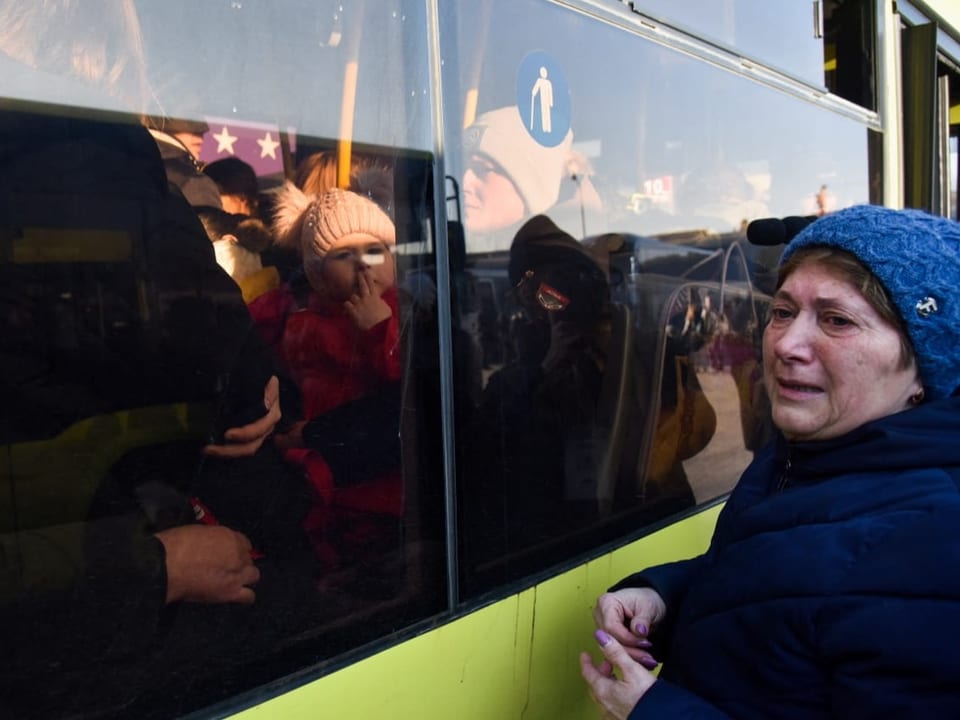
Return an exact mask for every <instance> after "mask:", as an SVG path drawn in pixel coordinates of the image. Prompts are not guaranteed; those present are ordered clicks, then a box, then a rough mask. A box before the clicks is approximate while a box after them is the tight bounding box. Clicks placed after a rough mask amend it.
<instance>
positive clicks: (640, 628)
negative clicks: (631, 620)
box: [633, 622, 647, 635]
mask: <svg viewBox="0 0 960 720" xmlns="http://www.w3.org/2000/svg"><path fill="white" fill-rule="evenodd" d="M633 631H634V632H635V633H636V634H637V635H646V634H647V626H646V625H644V624H643V623H642V622H638V623H637V624H636V625H634V626H633Z"/></svg>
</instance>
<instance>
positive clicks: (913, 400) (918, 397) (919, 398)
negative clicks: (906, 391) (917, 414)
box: [910, 389, 923, 405]
mask: <svg viewBox="0 0 960 720" xmlns="http://www.w3.org/2000/svg"><path fill="white" fill-rule="evenodd" d="M922 402H923V390H922V389H920V390H918V391H917V392H915V393H914V394H913V395H911V396H910V404H911V405H919V404H920V403H922Z"/></svg>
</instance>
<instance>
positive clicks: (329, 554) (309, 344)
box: [250, 183, 401, 563]
mask: <svg viewBox="0 0 960 720" xmlns="http://www.w3.org/2000/svg"><path fill="white" fill-rule="evenodd" d="M276 228H277V233H278V238H281V239H282V241H283V242H285V243H286V244H287V245H290V244H292V243H294V242H297V243H299V246H300V249H301V252H302V255H303V273H304V275H305V276H306V280H307V282H308V288H307V292H306V294H305V296H304V297H302V298H299V297H298V296H297V293H296V292H295V291H294V288H293V286H292V285H291V284H285V285H283V286H281V287H279V288H277V289H276V290H273V291H271V292H268V293H266V294H265V295H263V296H261V297H260V298H258V299H257V300H255V301H254V302H253V303H252V304H251V306H250V310H251V313H252V314H253V317H254V319H255V321H256V323H257V325H258V327H259V328H260V331H261V333H262V335H263V337H264V338H265V339H266V340H267V342H268V343H269V344H270V345H271V346H272V347H273V348H274V349H275V350H276V353H277V355H278V357H279V359H280V362H281V364H282V366H283V369H284V370H285V372H286V373H287V374H288V376H289V377H290V378H291V379H292V380H293V382H294V384H295V385H296V388H297V390H298V391H299V394H300V402H301V405H302V413H301V417H300V419H299V420H298V421H297V422H295V423H294V424H293V425H292V426H291V427H289V428H288V430H287V431H286V432H285V433H283V434H281V435H279V436H278V438H277V442H278V444H279V445H280V446H281V447H282V448H284V449H285V450H286V455H287V458H288V460H290V461H291V462H293V463H296V464H298V465H301V466H303V467H304V468H305V470H306V473H307V476H308V478H309V480H310V483H311V485H312V487H313V488H314V490H315V492H316V503H315V507H314V510H313V512H312V513H311V515H310V517H308V519H307V527H308V529H309V531H310V532H311V533H312V535H313V537H314V540H315V543H316V547H317V549H318V552H319V553H320V555H321V557H322V558H324V559H326V560H327V561H329V562H331V563H336V562H337V558H336V554H337V552H336V551H335V550H334V549H333V548H332V547H331V544H330V532H331V528H330V523H331V522H332V518H331V512H330V508H331V507H332V506H333V505H336V504H338V503H339V502H340V501H341V500H343V499H344V498H345V497H346V496H348V495H351V494H352V495H353V496H354V499H355V500H357V503H355V506H356V507H357V509H359V510H370V511H373V512H379V513H386V514H390V515H394V516H398V515H399V514H400V511H401V507H400V505H401V499H400V495H401V493H400V474H399V468H398V467H396V466H394V467H391V468H389V469H388V470H386V471H385V472H382V473H379V474H378V475H377V477H367V478H352V479H351V480H350V482H353V483H357V482H361V481H364V480H366V481H372V480H377V481H378V482H377V483H374V484H373V485H370V486H369V487H368V488H366V489H362V490H359V491H351V490H345V489H344V488H343V485H344V484H345V479H344V478H338V477H335V476H334V475H333V472H332V470H331V467H330V465H329V463H328V462H326V460H325V459H324V457H323V456H322V454H321V453H319V452H317V451H316V450H311V448H310V446H309V443H308V442H305V439H304V438H305V435H307V436H309V433H305V428H306V427H307V426H308V422H309V421H312V420H315V419H318V418H321V417H322V416H323V415H324V414H325V413H327V412H329V411H331V410H333V409H335V408H340V407H341V406H344V405H346V404H348V403H350V402H352V401H357V400H358V399H361V398H369V397H371V396H373V397H376V396H382V397H383V398H384V400H383V401H384V402H385V403H387V404H388V406H390V407H398V405H397V403H396V401H395V400H392V398H393V396H394V395H396V394H398V393H399V380H400V369H401V366H400V347H399V324H398V314H397V313H398V310H397V289H396V285H395V277H394V259H393V255H392V252H391V250H392V248H393V246H394V244H395V242H396V238H395V230H394V225H393V222H392V221H391V219H390V218H389V217H388V216H387V214H386V213H385V212H384V211H383V210H381V209H380V208H379V207H378V206H377V205H376V204H375V203H374V202H372V201H371V200H368V199H367V198H365V197H362V196H361V195H358V194H356V193H353V192H349V191H345V190H338V189H334V190H331V191H329V192H327V193H325V194H324V195H322V196H320V197H309V196H307V195H305V194H304V193H303V192H301V191H300V190H299V189H298V188H296V187H295V186H294V185H292V184H290V183H288V184H287V185H285V186H284V188H283V190H282V192H281V193H280V196H279V197H278V203H277V221H276ZM376 404H377V403H376V401H375V402H374V405H376ZM383 422H386V423H389V425H390V429H389V432H388V433H387V434H388V435H392V436H393V437H394V438H395V437H396V436H397V434H398V432H399V414H394V415H391V416H390V417H384V418H383ZM366 452H368V453H370V454H374V455H375V454H377V453H378V448H377V447H370V448H367V449H366Z"/></svg>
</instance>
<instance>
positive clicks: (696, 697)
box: [581, 206, 960, 719]
mask: <svg viewBox="0 0 960 720" xmlns="http://www.w3.org/2000/svg"><path fill="white" fill-rule="evenodd" d="M958 286H960V225H958V224H957V223H955V222H953V221H950V220H945V219H943V218H937V217H933V216H930V215H927V214H924V213H921V212H917V211H894V210H888V209H884V208H879V207H871V206H860V207H855V208H850V209H847V210H844V211H841V212H838V213H836V214H834V215H831V216H827V217H824V218H822V219H820V220H818V221H817V222H815V223H814V224H812V225H811V226H809V227H808V228H807V229H805V230H804V231H803V232H802V233H801V234H800V235H798V236H797V237H796V239H794V241H793V242H792V243H791V244H790V245H789V246H788V247H787V250H786V252H785V253H784V259H783V262H782V264H781V267H780V278H779V286H778V289H777V292H776V295H775V298H774V301H773V305H772V312H771V318H770V320H769V323H768V325H767V328H766V331H765V334H764V342H763V349H764V370H765V384H766V388H767V390H768V392H769V395H770V399H771V403H772V413H773V420H774V423H775V424H776V426H777V427H778V429H779V433H778V436H777V438H776V439H775V440H774V441H773V442H771V443H770V444H769V445H768V446H767V448H766V449H765V450H764V451H763V452H761V453H760V454H759V456H758V457H757V459H756V460H755V461H754V462H753V463H752V464H751V465H750V467H749V468H747V470H746V471H745V472H744V474H743V477H742V478H741V480H740V483H739V485H738V486H737V488H736V489H735V490H734V492H733V494H732V495H731V497H730V499H729V501H728V502H727V504H726V507H725V508H724V510H723V512H722V513H721V515H720V518H719V520H718V522H717V527H716V530H715V533H714V536H713V540H712V543H711V546H710V549H709V550H708V551H707V553H706V554H704V555H702V556H700V557H697V558H693V559H691V560H686V561H681V562H679V563H671V564H667V565H661V566H658V567H654V568H650V569H648V570H645V571H643V572H641V573H638V574H636V575H632V576H630V577H628V578H626V579H624V580H622V581H621V582H620V583H618V584H617V585H615V586H614V587H613V588H612V589H611V591H610V592H608V593H607V594H604V595H602V596H601V597H600V599H599V600H598V602H597V606H596V608H595V610H594V618H595V620H596V622H597V625H598V628H599V629H598V630H597V631H596V638H597V641H598V642H599V643H600V645H601V648H602V650H603V655H604V659H603V660H602V661H601V662H600V663H599V664H598V665H594V664H593V663H592V662H591V660H590V658H589V656H588V655H586V654H585V653H584V654H583V655H582V656H581V671H582V674H583V676H584V678H585V679H586V681H587V683H588V684H589V686H590V691H591V694H592V695H593V697H594V699H595V700H596V701H597V702H598V703H599V704H600V705H602V706H603V708H604V709H605V711H606V713H607V714H606V715H605V717H613V718H627V717H629V718H631V719H637V718H646V717H698V718H699V717H735V718H769V717H778V718H784V717H789V718H826V717H843V718H859V717H881V716H882V717H896V716H909V717H926V718H945V717H960V695H958V694H957V692H956V679H957V678H958V677H960V655H958V654H957V653H956V652H955V648H954V647H953V638H955V637H957V636H958V635H960V602H958V601H960V581H958V580H957V577H958V576H957V574H956V573H955V572H952V571H951V570H950V569H952V568H954V567H956V566H957V563H958V561H960V531H958V530H957V528H958V527H960V493H958V485H960V443H957V441H956V438H957V437H958V432H960V397H957V395H956V392H955V391H956V390H957V388H958V386H960V353H958V352H957V350H956V347H957V344H958V341H960V309H958V308H957V306H956V305H955V304H954V301H955V298H956V293H957V288H958ZM654 651H656V652H657V653H658V654H660V653H661V652H662V653H663V659H664V660H665V665H664V667H663V672H662V673H661V674H660V678H659V679H658V678H657V677H655V676H654V675H653V674H652V673H651V672H649V669H652V668H653V667H655V666H656V664H657V662H656V660H654V659H653V657H652V656H651V654H650V653H651V652H654ZM614 671H615V674H614Z"/></svg>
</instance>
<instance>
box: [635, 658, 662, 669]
mask: <svg viewBox="0 0 960 720" xmlns="http://www.w3.org/2000/svg"><path fill="white" fill-rule="evenodd" d="M640 664H641V665H643V666H644V667H645V668H646V669H647V670H653V669H654V668H655V667H656V666H657V665H659V664H660V663H658V662H657V661H656V660H654V659H653V658H652V657H649V656H647V657H642V658H640Z"/></svg>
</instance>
